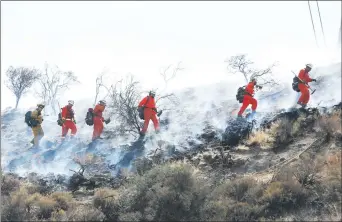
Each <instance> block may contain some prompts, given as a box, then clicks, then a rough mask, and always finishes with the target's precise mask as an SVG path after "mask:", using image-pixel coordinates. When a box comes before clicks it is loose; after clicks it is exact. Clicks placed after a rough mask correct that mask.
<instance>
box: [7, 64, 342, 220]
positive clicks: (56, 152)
mask: <svg viewBox="0 0 342 222" xmlns="http://www.w3.org/2000/svg"><path fill="white" fill-rule="evenodd" d="M340 65H341V64H340V63H339V64H336V65H333V66H329V67H325V68H324V67H323V68H319V69H317V72H316V73H314V74H313V75H317V76H319V77H320V78H319V79H318V82H317V83H316V84H312V87H313V88H315V89H316V92H315V94H314V95H313V96H312V101H310V107H309V108H308V109H307V110H297V109H291V107H292V106H293V104H294V103H293V101H290V100H291V99H289V98H290V97H293V98H294V99H293V100H295V96H296V94H295V93H294V92H293V91H291V89H289V86H288V84H287V83H284V84H283V85H280V86H279V87H278V88H276V89H274V90H273V91H269V92H265V91H264V92H260V93H259V94H258V95H257V98H258V100H259V104H258V106H259V107H260V108H258V115H257V118H256V122H254V123H253V124H252V123H248V122H246V121H238V120H236V119H235V116H236V110H237V109H238V108H239V104H238V103H237V102H236V101H235V98H234V97H235V92H234V91H235V88H233V87H227V86H226V85H225V84H224V83H221V84H218V85H213V86H206V87H201V88H194V89H189V90H187V91H183V92H179V93H178V94H177V96H178V98H181V99H180V102H179V105H178V106H177V107H176V108H175V109H173V110H171V111H166V112H165V113H164V114H163V115H162V116H161V119H160V120H161V127H162V129H163V130H162V132H161V133H160V134H158V135H154V134H153V133H152V132H153V130H152V132H151V133H149V134H148V135H147V137H146V138H145V139H144V140H137V139H136V138H134V137H131V136H125V137H123V136H120V135H119V134H118V133H117V130H116V129H117V128H116V124H117V123H116V122H115V121H112V122H111V123H110V124H108V125H107V126H106V128H105V132H104V135H105V138H106V139H105V140H103V141H101V142H97V143H90V137H91V132H92V128H91V127H89V126H87V125H85V124H84V123H83V116H82V115H77V122H78V131H79V133H78V138H77V139H76V140H70V141H67V142H66V143H62V144H59V143H58V134H59V133H60V127H59V126H58V125H57V124H56V118H55V117H54V116H45V117H44V123H43V128H44V130H45V134H46V137H44V139H43V141H42V147H41V148H40V149H32V148H31V147H30V144H28V142H29V141H30V139H31V137H32V134H31V131H30V129H29V128H28V127H27V126H26V125H25V123H24V122H23V119H24V118H23V116H24V113H25V110H12V109H7V110H4V111H3V112H2V115H1V132H2V137H1V145H2V155H1V158H2V159H1V164H2V173H3V175H2V191H1V192H2V195H3V197H4V198H3V201H2V207H3V211H2V220H12V221H13V220H14V221H16V220H57V221H60V220H74V221H78V220H84V219H86V220H89V221H94V220H96V221H102V220H106V221H113V220H119V221H132V220H197V221H199V220H202V221H204V220H214V221H218V220H234V221H247V220H266V221H268V220H269V221H273V220H303V219H305V220H341V214H340V212H341V143H342V142H341V139H342V132H341V124H340V123H341V98H340V95H341V88H340V85H338V84H340V82H341V68H340ZM318 72H319V75H318ZM337 80H338V81H337ZM162 105H165V104H162ZM334 105H336V106H334ZM86 108H87V105H86V104H82V105H81V107H80V108H79V110H78V113H85V112H84V111H85V110H86ZM150 127H151V126H150Z"/></svg>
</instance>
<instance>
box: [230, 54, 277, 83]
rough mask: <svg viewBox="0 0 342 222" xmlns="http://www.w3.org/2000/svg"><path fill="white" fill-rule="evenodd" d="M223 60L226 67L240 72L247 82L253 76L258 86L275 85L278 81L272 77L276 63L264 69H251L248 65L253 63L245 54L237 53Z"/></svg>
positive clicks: (234, 72) (233, 71) (231, 70)
mask: <svg viewBox="0 0 342 222" xmlns="http://www.w3.org/2000/svg"><path fill="white" fill-rule="evenodd" d="M225 62H227V63H228V66H227V69H228V70H229V71H230V72H231V73H233V74H236V73H241V74H242V75H243V77H244V78H245V81H246V83H248V82H249V80H250V78H252V77H254V78H256V79H257V82H258V85H260V86H266V85H267V86H271V87H273V86H275V85H278V83H277V82H276V81H275V80H274V79H273V78H272V70H273V68H274V67H275V66H276V65H277V63H273V64H272V65H270V66H268V67H267V68H266V69H260V70H259V69H253V68H251V67H250V66H251V65H253V64H254V62H252V61H251V60H249V59H248V58H247V55H246V54H239V55H236V56H232V57H230V58H229V59H228V60H226V61H225Z"/></svg>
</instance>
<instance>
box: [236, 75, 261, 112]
mask: <svg viewBox="0 0 342 222" xmlns="http://www.w3.org/2000/svg"><path fill="white" fill-rule="evenodd" d="M256 84H257V82H256V79H255V78H251V81H250V82H249V83H248V84H247V86H246V89H245V90H246V91H245V95H244V96H243V101H242V106H241V108H240V111H239V112H238V117H242V113H243V112H244V111H245V110H246V108H247V107H248V106H249V105H250V104H251V105H252V114H251V118H252V117H253V116H254V115H255V112H256V108H257V106H258V102H257V100H256V99H254V98H253V96H254V86H256V87H258V88H260V89H261V88H262V87H261V86H257V85H256Z"/></svg>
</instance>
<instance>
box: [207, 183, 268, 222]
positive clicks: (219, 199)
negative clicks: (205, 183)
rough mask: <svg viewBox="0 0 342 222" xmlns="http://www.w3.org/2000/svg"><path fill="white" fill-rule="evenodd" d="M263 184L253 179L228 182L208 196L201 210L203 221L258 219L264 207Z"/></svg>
mask: <svg viewBox="0 0 342 222" xmlns="http://www.w3.org/2000/svg"><path fill="white" fill-rule="evenodd" d="M262 191H263V189H262V186H261V184H259V183H258V182H257V181H255V180H254V179H251V178H242V179H236V180H234V181H228V182H226V183H224V184H222V185H220V186H218V187H217V188H215V189H214V191H213V192H212V193H211V194H210V195H209V196H208V198H207V200H206V201H205V203H204V206H203V207H202V209H201V220H213V221H218V220H220V221H222V220H229V221H248V220H254V219H256V218H257V217H258V215H259V212H260V210H261V209H262V208H263V206H261V205H260V206H259V204H258V199H259V198H260V197H261V196H262V194H263V192H262Z"/></svg>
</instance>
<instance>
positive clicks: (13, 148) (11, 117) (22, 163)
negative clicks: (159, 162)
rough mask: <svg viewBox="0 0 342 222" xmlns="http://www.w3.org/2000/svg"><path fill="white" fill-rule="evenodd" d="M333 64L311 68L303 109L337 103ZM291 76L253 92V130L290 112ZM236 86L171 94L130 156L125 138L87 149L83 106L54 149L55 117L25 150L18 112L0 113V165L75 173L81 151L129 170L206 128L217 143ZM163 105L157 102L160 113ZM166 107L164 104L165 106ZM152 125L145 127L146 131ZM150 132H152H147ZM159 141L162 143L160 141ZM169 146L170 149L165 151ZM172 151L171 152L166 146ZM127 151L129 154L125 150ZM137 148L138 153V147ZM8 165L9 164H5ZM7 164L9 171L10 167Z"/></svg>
mask: <svg viewBox="0 0 342 222" xmlns="http://www.w3.org/2000/svg"><path fill="white" fill-rule="evenodd" d="M340 65H341V64H340V63H339V64H335V65H332V66H329V67H322V68H317V70H316V73H314V74H313V76H314V77H315V76H321V77H322V78H321V79H320V81H319V82H318V83H317V84H312V87H313V88H315V89H316V92H315V94H313V95H312V98H311V102H310V104H309V106H311V107H315V106H317V105H320V106H331V105H333V104H336V103H338V102H339V101H341V98H340V95H341V88H340V86H339V84H340V82H341V67H340ZM291 81H292V78H289V82H287V83H283V84H282V85H280V86H279V87H278V88H277V89H275V91H270V92H260V93H257V99H258V101H259V104H258V115H257V117H256V120H257V122H256V123H257V125H256V127H258V126H259V125H260V124H261V123H262V120H263V119H265V118H272V117H273V116H274V115H275V114H276V113H278V111H277V110H281V109H288V108H290V107H291V106H292V105H293V104H294V102H295V99H296V93H295V92H294V91H292V89H291V88H290V83H291ZM235 90H236V86H230V85H229V83H220V84H216V85H210V86H203V87H200V88H192V89H188V90H185V91H182V92H179V93H178V94H177V96H178V98H179V105H177V106H176V107H175V108H174V109H173V110H170V111H166V112H164V114H163V115H162V116H161V120H167V121H166V122H167V124H166V125H165V126H164V127H165V128H166V129H167V130H165V131H163V132H162V133H160V135H158V136H157V137H148V138H147V140H146V141H145V143H144V149H143V150H140V151H139V152H136V151H135V150H136V149H137V148H135V149H133V151H132V150H131V148H132V147H133V148H134V147H136V143H135V140H134V139H133V138H130V137H127V138H126V137H115V138H111V139H110V140H107V141H105V142H104V143H103V144H102V145H100V146H97V147H96V149H95V148H94V146H92V145H89V143H90V137H91V131H92V128H91V127H89V126H86V125H85V123H84V121H83V116H82V113H85V112H86V109H87V107H86V106H85V105H84V104H86V103H83V105H82V106H81V107H80V106H78V110H77V113H80V114H79V115H78V116H77V122H78V128H79V129H78V140H77V141H73V142H70V143H67V144H64V145H63V146H62V147H58V148H57V149H56V141H58V135H59V134H60V130H61V129H60V127H59V126H58V125H57V124H56V117H54V116H46V117H45V118H44V124H43V127H44V131H45V135H46V136H45V137H44V140H43V141H42V146H43V148H42V149H40V150H30V149H29V148H30V145H29V144H28V141H30V140H31V137H32V134H31V132H30V129H29V128H28V127H27V126H26V125H25V123H24V122H23V119H24V118H23V116H24V113H25V112H24V110H22V111H14V110H5V111H4V112H2V115H1V120H2V128H1V131H2V132H1V133H2V137H1V144H2V160H1V161H2V165H3V167H4V169H5V170H9V169H10V168H13V169H12V170H14V172H18V173H23V174H24V173H26V172H29V171H33V172H39V173H49V172H58V173H64V174H70V173H71V172H70V170H69V169H75V168H76V167H77V165H75V164H74V161H73V159H74V158H75V157H77V156H80V155H85V153H96V154H97V155H100V156H102V157H103V158H104V159H105V160H106V164H107V165H108V166H109V169H108V170H110V168H111V167H112V166H115V165H118V164H119V165H122V166H125V167H131V162H132V161H133V160H134V159H135V158H137V157H139V156H146V155H149V154H150V153H153V152H155V150H156V149H157V148H158V147H160V146H159V144H160V143H164V144H165V142H166V144H169V145H166V146H165V145H164V146H161V147H162V148H163V149H164V148H165V147H166V148H167V149H172V150H173V151H176V152H184V151H187V150H189V149H193V148H194V147H196V144H197V145H200V144H203V140H202V139H201V138H200V135H202V134H203V132H204V131H205V130H206V128H207V127H208V126H211V127H213V128H214V130H215V131H217V132H218V133H217V137H218V139H222V133H223V132H224V131H225V130H226V127H227V125H230V124H231V123H230V122H229V121H231V118H235V116H236V112H237V110H238V108H239V106H240V104H238V103H237V101H236V100H235V93H236V92H235ZM164 105H165V104H161V106H160V108H161V109H163V107H165V106H164ZM166 105H167V104H166ZM115 124H116V123H115V120H114V121H112V122H111V123H110V124H109V125H108V126H106V129H105V130H106V131H107V132H109V134H110V132H112V131H113V130H115ZM151 128H153V127H150V129H151ZM151 131H152V132H153V129H152V130H151ZM163 141H164V142H163ZM170 146H171V148H170ZM172 147H173V148H172ZM130 150H131V151H130ZM138 150H139V149H138ZM10 163H11V166H10ZM12 166H13V167H12Z"/></svg>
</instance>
